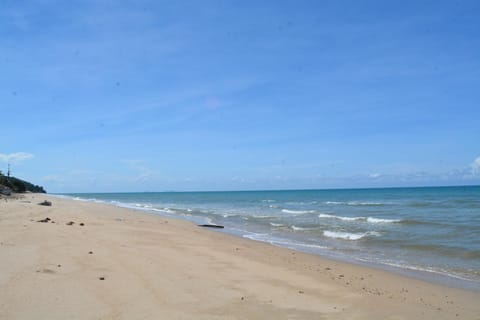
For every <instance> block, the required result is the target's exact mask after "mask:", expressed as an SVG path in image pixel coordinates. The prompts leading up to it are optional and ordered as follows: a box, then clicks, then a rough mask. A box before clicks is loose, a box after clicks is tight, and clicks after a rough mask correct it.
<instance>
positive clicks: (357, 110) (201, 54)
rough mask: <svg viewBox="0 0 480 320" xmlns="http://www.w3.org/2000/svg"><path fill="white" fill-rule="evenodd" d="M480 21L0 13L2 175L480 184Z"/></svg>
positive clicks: (376, 4) (275, 184)
mask: <svg viewBox="0 0 480 320" xmlns="http://www.w3.org/2000/svg"><path fill="white" fill-rule="evenodd" d="M479 17H480V2H478V1H459V2H453V1H184V2H182V3H180V1H45V0H42V1H4V0H0V119H1V120H2V121H1V126H0V135H1V139H0V169H1V170H2V171H4V172H5V171H6V167H7V162H9V161H10V162H11V164H12V173H13V174H14V175H16V176H18V177H21V178H24V179H27V180H29V181H32V182H34V183H38V184H41V185H44V186H45V187H46V188H47V190H48V191H50V192H89V191H90V192H103V191H105V192H106V191H163V190H179V191H181V190H246V189H290V188H339V187H341V188H348V187H382V186H417V185H458V184H480V104H479V102H480V89H479V88H480V58H479V57H480V19H479Z"/></svg>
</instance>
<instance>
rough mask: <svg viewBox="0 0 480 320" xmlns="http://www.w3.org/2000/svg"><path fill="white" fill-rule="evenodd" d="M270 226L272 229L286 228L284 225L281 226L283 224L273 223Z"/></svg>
mask: <svg viewBox="0 0 480 320" xmlns="http://www.w3.org/2000/svg"><path fill="white" fill-rule="evenodd" d="M270 225H271V226H272V227H283V226H284V225H283V224H281V223H273V222H270Z"/></svg>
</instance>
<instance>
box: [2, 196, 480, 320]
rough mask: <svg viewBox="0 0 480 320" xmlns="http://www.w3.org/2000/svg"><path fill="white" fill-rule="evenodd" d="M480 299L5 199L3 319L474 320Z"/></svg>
mask: <svg viewBox="0 0 480 320" xmlns="http://www.w3.org/2000/svg"><path fill="white" fill-rule="evenodd" d="M43 200H49V201H51V202H52V206H40V205H38V203H39V202H41V201H43ZM46 218H49V219H50V220H46ZM39 220H44V221H45V222H38V221H39ZM71 222H73V223H71ZM81 224H83V225H81ZM478 301H480V293H478V292H470V291H466V290H461V289H456V288H449V287H446V286H440V285H436V284H431V283H428V282H424V281H421V280H417V279H412V278H409V277H405V276H400V275H396V274H392V273H389V272H385V271H381V270H376V269H372V268H367V267H362V266H357V265H352V264H348V263H341V262H336V261H332V260H328V259H324V258H321V257H318V256H314V255H309V254H304V253H300V252H296V251H292V250H289V249H285V248H279V247H275V246H272V245H269V244H266V243H261V242H255V241H251V240H248V239H242V238H238V237H234V236H230V235H227V234H223V233H219V232H216V231H215V230H211V229H206V228H200V227H198V226H196V225H194V224H192V223H190V222H187V221H181V220H172V219H166V218H163V217H159V216H154V215H149V214H147V213H143V212H140V211H135V210H130V209H123V208H118V207H114V206H108V205H103V204H96V203H88V202H80V201H74V200H67V199H58V198H55V197H50V196H47V195H39V194H26V195H25V196H24V197H23V198H17V199H11V198H10V199H8V201H7V200H5V199H0V319H480V304H479V303H478Z"/></svg>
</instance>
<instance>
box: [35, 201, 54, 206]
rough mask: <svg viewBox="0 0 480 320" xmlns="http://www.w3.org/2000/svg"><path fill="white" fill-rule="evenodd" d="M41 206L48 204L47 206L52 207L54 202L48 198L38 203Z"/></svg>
mask: <svg viewBox="0 0 480 320" xmlns="http://www.w3.org/2000/svg"><path fill="white" fill-rule="evenodd" d="M38 205H39V206H47V207H50V206H51V205H52V203H51V202H50V201H48V200H43V201H42V202H40V203H39V204H38Z"/></svg>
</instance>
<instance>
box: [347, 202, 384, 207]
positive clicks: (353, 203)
mask: <svg viewBox="0 0 480 320" xmlns="http://www.w3.org/2000/svg"><path fill="white" fill-rule="evenodd" d="M347 205H349V206H382V205H383V203H381V202H360V201H350V202H347Z"/></svg>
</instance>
